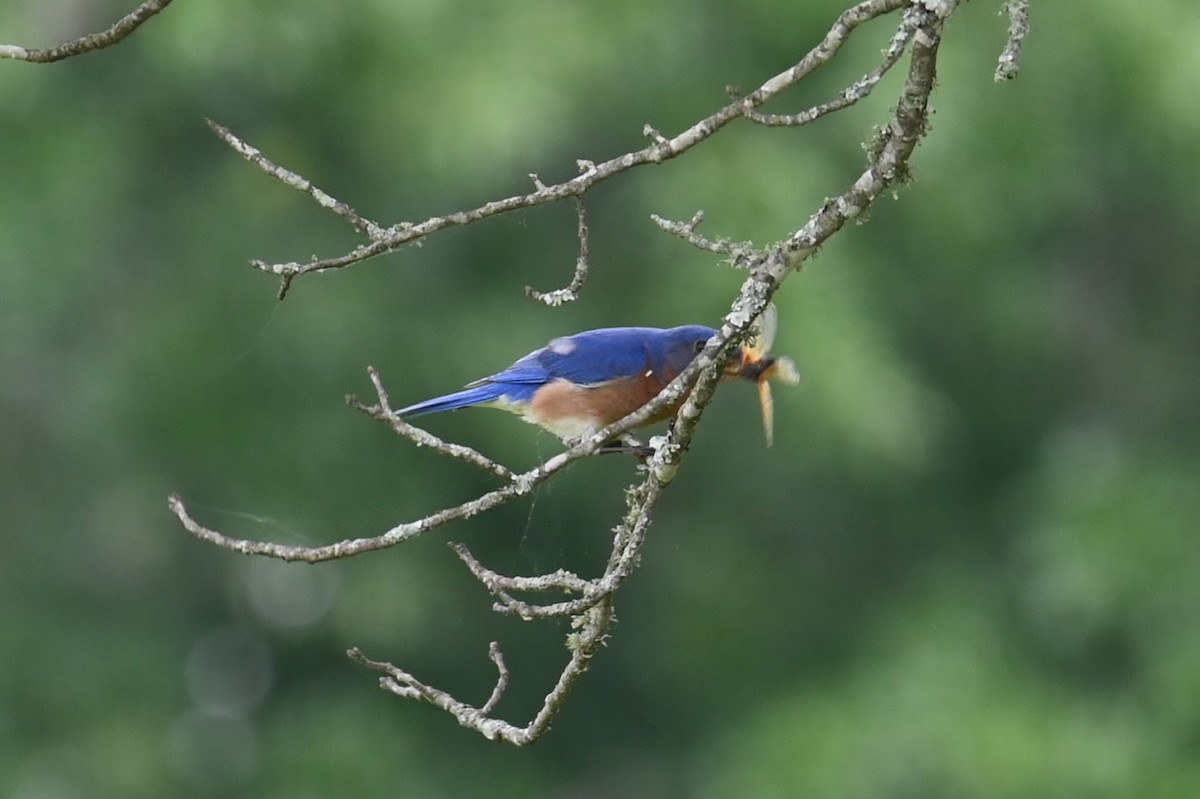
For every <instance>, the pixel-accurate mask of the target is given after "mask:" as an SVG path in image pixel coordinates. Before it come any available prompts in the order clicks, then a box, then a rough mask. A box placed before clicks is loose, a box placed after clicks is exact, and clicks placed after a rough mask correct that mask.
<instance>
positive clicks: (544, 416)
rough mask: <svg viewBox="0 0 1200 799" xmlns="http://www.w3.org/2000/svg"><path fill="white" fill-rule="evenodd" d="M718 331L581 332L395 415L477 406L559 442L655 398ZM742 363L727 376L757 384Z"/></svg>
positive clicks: (669, 411)
mask: <svg viewBox="0 0 1200 799" xmlns="http://www.w3.org/2000/svg"><path fill="white" fill-rule="evenodd" d="M716 334H717V331H716V330H714V329H712V328H711V327H705V326H703V325H684V326H682V327H672V328H670V329H665V330H664V329H662V328H656V327H610V328H603V329H600V330H587V331H584V332H583V333H576V334H575V335H573V336H563V337H562V338H556V339H554V340H553V341H551V342H550V343H549V344H548V345H546V346H545V347H542V348H541V349H539V350H534V351H533V352H531V353H529V354H528V355H526V356H525V357H524V358H521V359H520V360H519V361H517V362H516V363H514V364H513V365H512V366H510V367H508V368H507V369H505V370H504V371H502V372H497V373H496V374H494V375H492V376H491V377H485V378H483V379H481V380H476V381H474V382H473V383H468V384H467V387H466V388H464V389H463V390H462V391H457V392H455V393H453V394H447V395H446V396H444V397H435V398H434V399H431V400H426V401H424V402H418V403H417V404H416V405H409V406H408V407H407V408H401V409H400V410H399V411H398V413H399V414H400V415H401V416H419V415H421V414H423V413H436V412H437V411H450V410H455V409H457V408H466V407H469V406H472V405H481V406H485V407H492V408H501V409H503V410H507V411H512V412H513V413H518V414H520V415H521V416H522V417H523V418H524V419H525V420H526V421H527V422H532V423H533V424H536V425H538V426H540V427H542V428H544V429H546V430H549V431H550V432H551V433H553V434H554V435H556V436H558V437H559V438H561V439H563V440H564V441H569V440H572V439H579V438H581V437H583V436H587V435H591V434H592V433H595V432H596V431H597V430H599V429H601V428H603V427H605V426H607V425H610V424H612V423H613V422H615V421H617V420H619V419H622V418H624V417H625V416H627V415H629V414H630V413H632V412H633V411H636V410H637V409H638V408H640V407H642V406H643V405H645V404H646V403H647V402H649V401H650V400H652V399H654V397H655V396H657V395H658V394H659V392H661V391H662V390H663V389H664V388H665V387H666V385H667V384H668V383H670V382H671V381H672V380H673V379H675V377H676V376H678V375H679V373H680V372H682V371H683V370H684V369H685V368H686V367H687V365H688V364H689V363H691V362H692V359H693V358H695V357H696V355H697V354H698V353H699V352H700V351H701V350H702V349H704V345H705V344H706V343H708V340H709V339H710V338H712V337H713V336H715V335H716ZM746 361H747V359H746V358H744V357H742V353H740V352H739V353H738V354H736V355H735V356H734V357H733V358H732V359H731V360H730V365H729V366H728V367H726V375H727V376H730V377H745V378H746V379H749V380H757V379H758V378H759V374H760V373H761V371H762V370H761V367H758V366H757V364H756V365H755V367H752V368H747V367H745V366H743V364H744V363H746ZM755 369H757V371H755ZM682 404H683V400H682V399H681V400H680V401H679V402H675V403H672V404H670V405H668V406H667V407H665V408H663V409H662V410H661V411H660V412H659V413H658V414H656V415H655V417H654V418H652V419H648V420H647V421H646V424H651V423H653V422H658V421H662V420H663V419H668V418H670V417H671V416H673V415H674V414H675V412H676V411H678V410H679V407H680V405H682Z"/></svg>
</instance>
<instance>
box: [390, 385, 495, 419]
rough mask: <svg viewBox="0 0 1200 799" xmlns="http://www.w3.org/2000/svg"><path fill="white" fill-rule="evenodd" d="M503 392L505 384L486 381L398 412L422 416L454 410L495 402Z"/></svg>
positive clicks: (405, 414)
mask: <svg viewBox="0 0 1200 799" xmlns="http://www.w3.org/2000/svg"><path fill="white" fill-rule="evenodd" d="M503 394H504V386H499V385H496V384H495V383H484V384H483V385H481V386H474V387H472V388H466V389H463V390H462V391H456V392H454V393H453V394H447V395H445V396H444V397H434V398H433V399H428V400H425V401H424V402H418V403H417V404H416V405H409V406H408V407H407V408H401V409H400V410H399V411H397V413H398V414H400V415H401V416H420V415H422V414H425V413H437V412H439V411H453V410H457V409H458V408H469V407H471V406H472V405H479V404H481V403H484V402H493V401H494V400H498V399H500V397H501V396H502V395H503Z"/></svg>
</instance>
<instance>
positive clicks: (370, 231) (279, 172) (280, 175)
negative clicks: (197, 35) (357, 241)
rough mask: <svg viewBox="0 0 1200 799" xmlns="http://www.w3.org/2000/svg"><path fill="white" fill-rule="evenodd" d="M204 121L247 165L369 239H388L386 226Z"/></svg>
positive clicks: (224, 130)
mask: <svg viewBox="0 0 1200 799" xmlns="http://www.w3.org/2000/svg"><path fill="white" fill-rule="evenodd" d="M204 121H205V122H206V123H207V124H208V127H209V128H211V129H212V132H213V133H215V134H217V136H218V137H220V139H221V141H223V142H225V143H226V144H228V145H229V146H230V147H232V148H233V150H234V151H235V152H237V153H238V155H240V156H242V157H243V158H245V159H246V160H247V161H249V162H250V163H252V164H254V165H255V166H256V167H258V168H259V169H261V170H262V171H263V172H266V173H267V174H268V175H270V176H271V177H273V178H275V179H276V180H278V181H279V182H280V183H283V184H284V185H286V186H291V187H292V188H293V189H295V190H296V191H299V192H303V193H305V194H307V195H308V196H309V197H312V198H313V200H314V201H316V203H317V205H319V206H321V207H322V208H325V209H327V210H329V211H333V213H335V214H337V215H338V216H340V217H341V218H342V219H345V220H346V221H347V222H349V223H350V224H351V225H353V226H354V229H355V230H357V231H358V232H360V233H362V234H364V235H365V236H367V237H368V238H371V239H379V238H382V237H383V236H384V234H385V232H386V231H385V230H384V229H383V227H382V226H380V225H379V224H377V223H375V222H372V221H371V220H370V219H366V218H365V217H363V216H361V215H359V213H358V212H357V211H355V210H354V209H353V208H351V207H350V206H349V205H347V204H346V203H344V202H342V201H341V200H338V199H335V198H334V197H331V196H330V195H329V194H327V193H325V192H324V191H322V190H321V189H319V188H318V187H316V186H314V185H313V184H312V181H310V180H308V179H307V178H304V177H301V176H300V175H297V174H296V173H295V172H292V171H291V170H290V169H285V168H283V167H281V166H279V165H278V164H276V163H275V162H273V161H272V160H271V159H269V158H267V157H266V156H265V155H263V154H262V151H260V150H259V149H258V148H257V147H252V146H250V145H249V144H247V143H246V142H244V141H242V140H241V139H240V138H238V137H237V136H236V135H235V134H234V133H233V132H231V131H230V130H229V128H227V127H225V126H224V125H220V124H218V123H216V122H214V121H212V120H211V119H205V120H204Z"/></svg>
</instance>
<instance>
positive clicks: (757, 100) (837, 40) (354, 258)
mask: <svg viewBox="0 0 1200 799" xmlns="http://www.w3.org/2000/svg"><path fill="white" fill-rule="evenodd" d="M907 2H908V0H862V2H859V3H857V4H856V5H854V6H852V7H850V8H848V9H847V10H846V11H844V12H842V14H841V15H840V16H839V17H838V19H837V21H836V22H835V23H834V24H833V26H832V27H831V28H830V30H829V32H828V33H827V34H826V35H825V37H824V38H823V39H822V40H821V41H820V42H819V43H818V44H817V46H816V47H814V48H813V49H812V50H810V51H809V52H808V53H807V54H806V55H805V56H804V57H803V58H802V59H801V60H800V61H799V62H797V63H796V64H795V65H793V66H792V67H790V68H788V69H786V70H784V71H783V72H780V73H779V74H777V75H775V76H774V77H772V78H771V79H769V80H767V81H766V82H765V83H763V84H762V85H761V86H760V87H759V88H758V89H756V90H755V91H753V92H751V93H750V94H748V95H746V96H745V97H742V98H739V99H737V100H734V101H732V102H730V103H729V104H727V105H725V106H724V107H722V108H720V109H719V110H717V111H716V112H714V113H713V114H711V115H709V116H707V117H705V118H704V119H701V120H700V121H699V122H696V123H695V124H693V125H692V126H691V127H689V128H687V129H686V130H684V131H682V132H681V133H679V134H677V135H676V136H674V137H673V138H667V137H665V136H663V135H662V134H660V133H658V134H657V135H654V134H655V133H657V132H656V131H653V128H648V130H649V131H652V133H650V134H648V135H649V136H650V138H651V143H650V144H649V145H648V146H647V147H645V148H643V149H641V150H635V151H632V152H628V153H625V154H624V155H619V156H617V157H615V158H611V159H609V160H607V161H604V162H601V163H598V164H597V163H593V162H591V161H586V160H580V161H579V162H578V163H579V165H580V170H581V174H579V175H578V176H576V177H574V178H572V179H570V180H567V181H564V182H562V183H558V184H555V185H551V186H546V185H545V184H543V183H542V182H541V181H540V180H535V181H534V186H535V189H536V190H535V191H533V192H531V193H529V194H520V195H514V196H511V197H506V198H504V199H500V200H492V201H490V202H487V203H484V204H483V205H481V206H478V207H476V208H472V209H470V210H466V211H458V212H455V213H451V214H446V215H444V216H433V217H430V218H429V219H427V220H425V221H424V222H421V223H418V224H412V223H408V222H401V223H398V224H396V225H393V226H392V227H390V228H388V229H387V230H386V231H384V232H383V235H381V236H374V235H372V236H370V238H371V241H370V243H368V244H364V245H361V246H359V247H356V248H355V249H353V250H351V251H350V252H348V253H346V254H344V255H340V256H337V257H334V258H325V259H314V260H312V261H308V262H307V263H299V262H296V261H291V262H287V263H274V264H270V263H266V262H264V261H259V260H255V261H251V265H252V266H253V267H255V268H256V269H259V270H261V271H263V272H266V273H268V274H272V275H275V276H277V277H279V278H280V279H281V281H282V282H283V289H282V291H283V293H286V289H287V287H288V286H290V284H291V281H292V280H293V279H294V278H296V277H298V276H300V275H305V274H308V273H310V272H323V271H326V270H330V269H341V268H343V267H346V266H350V265H351V264H356V263H359V262H361V261H365V260H367V259H369V258H374V257H376V256H378V255H382V254H384V253H388V252H391V251H393V250H395V249H397V248H399V247H401V246H403V245H405V244H408V243H410V242H413V241H416V240H419V239H422V238H424V237H426V236H429V235H431V234H433V233H436V232H438V231H440V230H444V229H446V228H448V227H456V226H461V225H469V224H472V223H474V222H478V221H479V220H481V219H487V218H488V217H492V216H498V215H500V214H505V213H509V212H512V211H516V210H519V209H523V208H531V207H534V206H538V205H544V204H546V203H552V202H557V201H558V200H562V199H566V198H567V197H579V196H582V195H584V194H586V193H587V192H588V191H589V190H590V189H591V188H592V187H593V186H595V185H596V184H597V183H600V182H601V181H604V180H607V179H608V178H611V177H613V176H615V175H619V174H621V173H622V172H625V171H628V170H630V169H633V168H635V167H639V166H644V165H646V164H660V163H662V162H664V161H667V160H670V159H672V158H675V157H676V156H678V155H680V154H682V153H684V152H686V151H687V150H689V149H691V148H692V147H694V146H696V145H697V144H699V143H700V142H702V141H704V140H705V139H707V138H709V137H710V136H712V135H713V134H715V133H716V132H717V131H719V130H721V129H722V128H723V127H725V126H726V125H727V124H729V123H730V122H732V121H733V120H735V119H737V118H739V117H741V116H745V115H746V113H747V112H748V111H753V110H754V109H756V108H757V107H758V106H760V105H762V104H763V103H765V102H767V101H768V100H770V99H771V98H773V97H775V96H777V95H778V94H779V93H780V92H782V91H784V90H786V89H788V88H790V87H791V86H793V85H795V84H796V83H797V82H799V81H800V80H802V79H803V78H804V77H806V76H807V75H809V74H811V73H812V72H813V71H814V70H816V69H817V68H819V67H820V66H822V65H824V64H826V63H828V62H829V60H830V59H832V58H833V57H834V56H835V55H837V53H838V51H839V50H840V49H841V47H842V45H844V44H845V42H846V40H847V39H848V38H849V36H850V34H851V33H853V32H854V30H855V29H856V28H857V27H858V26H860V25H862V24H863V23H864V22H867V21H869V20H872V19H875V18H876V17H879V16H883V15H885V14H889V13H891V12H893V11H896V10H898V9H900V8H902V7H903V6H905V5H906V3H907ZM335 202H337V201H335ZM342 204H343V205H345V204H344V203H342Z"/></svg>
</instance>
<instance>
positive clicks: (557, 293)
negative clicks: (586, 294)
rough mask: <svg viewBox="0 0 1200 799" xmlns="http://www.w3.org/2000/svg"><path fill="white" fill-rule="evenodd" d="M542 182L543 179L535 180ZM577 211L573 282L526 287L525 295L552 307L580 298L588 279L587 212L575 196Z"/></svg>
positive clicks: (580, 199)
mask: <svg viewBox="0 0 1200 799" xmlns="http://www.w3.org/2000/svg"><path fill="white" fill-rule="evenodd" d="M534 182H535V183H539V184H540V183H541V181H537V180H535V181H534ZM542 188H545V186H542ZM575 213H576V215H577V216H578V217H579V225H578V227H577V228H576V235H577V236H578V237H579V257H578V258H576V259H575V274H574V275H572V277H571V283H570V285H568V286H567V287H566V288H561V289H555V290H554V291H547V292H544V293H543V292H541V291H538V290H537V289H535V288H534V287H533V286H526V287H525V296H526V297H529V298H530V299H534V300H538V301H539V302H544V303H546V304H547V305H549V306H550V307H551V308H557V307H558V306H560V305H562V304H563V303H564V302H574V301H575V300H577V299H579V290H580V289H582V288H583V284H584V283H585V282H586V281H587V273H588V226H587V214H586V213H585V211H584V207H583V198H582V197H576V198H575Z"/></svg>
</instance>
